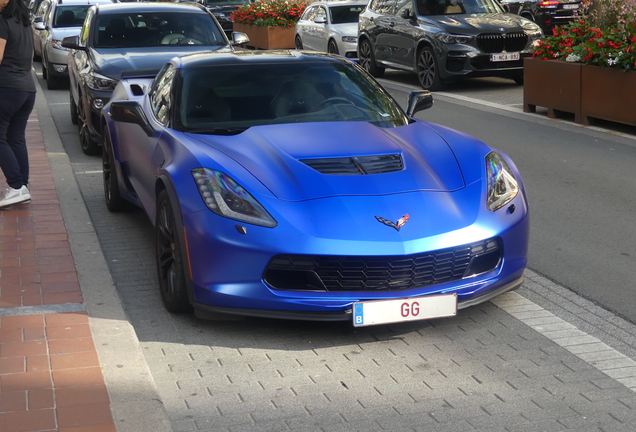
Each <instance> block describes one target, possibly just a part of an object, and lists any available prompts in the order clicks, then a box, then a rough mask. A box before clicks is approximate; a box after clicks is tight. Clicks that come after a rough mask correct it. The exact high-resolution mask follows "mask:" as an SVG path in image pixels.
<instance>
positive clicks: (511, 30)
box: [358, 0, 543, 90]
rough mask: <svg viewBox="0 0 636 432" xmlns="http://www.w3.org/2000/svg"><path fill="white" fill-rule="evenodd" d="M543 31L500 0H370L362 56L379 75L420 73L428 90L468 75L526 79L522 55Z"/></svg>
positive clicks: (361, 27)
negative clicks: (386, 71)
mask: <svg viewBox="0 0 636 432" xmlns="http://www.w3.org/2000/svg"><path fill="white" fill-rule="evenodd" d="M542 36H543V32H542V31H541V28H540V27H539V26H537V25H536V24H535V23H533V22H532V21H530V20H527V19H525V18H521V17H519V16H518V15H513V14H511V13H507V12H506V11H505V10H504V9H503V8H502V6H501V5H500V4H499V3H498V2H497V1H496V0H371V1H370V2H369V4H368V5H367V7H366V9H365V10H364V11H362V13H361V14H360V21H359V24H358V57H359V59H360V63H361V65H362V66H363V67H364V68H365V69H366V70H367V71H368V72H370V73H371V74H372V75H374V76H376V77H379V76H382V74H383V73H384V68H387V67H390V68H395V69H404V70H408V71H413V72H416V73H417V76H418V79H419V82H420V85H421V86H422V87H423V88H424V89H426V90H440V89H442V88H443V87H444V85H445V83H446V82H447V81H452V80H455V79H458V78H462V77H467V76H502V77H508V78H512V79H514V80H515V82H517V83H518V84H521V83H523V58H524V57H528V56H530V55H531V50H532V44H533V43H534V41H536V40H537V39H540V38H541V37H542Z"/></svg>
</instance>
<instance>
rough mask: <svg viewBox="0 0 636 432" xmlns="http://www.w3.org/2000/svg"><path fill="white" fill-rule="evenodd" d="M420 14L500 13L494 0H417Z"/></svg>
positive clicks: (500, 10)
mask: <svg viewBox="0 0 636 432" xmlns="http://www.w3.org/2000/svg"><path fill="white" fill-rule="evenodd" d="M417 7H418V10H419V12H420V15H457V14H484V13H500V12H503V9H502V8H501V6H499V4H498V3H497V2H496V1H495V0H417Z"/></svg>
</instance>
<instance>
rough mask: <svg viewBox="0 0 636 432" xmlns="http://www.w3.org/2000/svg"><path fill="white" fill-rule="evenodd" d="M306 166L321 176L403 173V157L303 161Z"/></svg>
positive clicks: (361, 157) (387, 156) (388, 156)
mask: <svg viewBox="0 0 636 432" xmlns="http://www.w3.org/2000/svg"><path fill="white" fill-rule="evenodd" d="M301 162H302V163H304V164H305V165H307V166H309V167H311V168H313V169H315V170H316V171H318V172H319V173H321V174H330V175H362V174H383V173H389V172H395V171H402V170H403V169H404V164H403V162H402V156H400V155H399V154H396V155H379V156H359V157H343V158H323V159H301Z"/></svg>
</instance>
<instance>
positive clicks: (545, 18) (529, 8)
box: [501, 0, 581, 34]
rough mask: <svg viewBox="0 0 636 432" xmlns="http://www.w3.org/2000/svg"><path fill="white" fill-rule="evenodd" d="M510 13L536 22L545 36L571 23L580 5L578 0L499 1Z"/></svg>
mask: <svg viewBox="0 0 636 432" xmlns="http://www.w3.org/2000/svg"><path fill="white" fill-rule="evenodd" d="M501 4H502V5H504V6H507V7H508V9H509V10H510V12H511V13H514V14H517V15H519V16H522V17H524V18H528V19H529V20H530V21H534V22H536V23H537V24H538V25H539V27H541V28H542V29H543V32H544V33H545V34H550V32H551V31H552V29H553V28H554V27H555V26H557V25H565V24H567V23H568V22H570V21H572V20H573V19H574V17H575V14H576V12H578V10H579V7H580V5H581V1H580V0H501Z"/></svg>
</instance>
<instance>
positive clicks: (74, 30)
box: [51, 27, 82, 40]
mask: <svg viewBox="0 0 636 432" xmlns="http://www.w3.org/2000/svg"><path fill="white" fill-rule="evenodd" d="M81 30H82V28H81V27H57V28H53V29H51V36H52V37H53V39H58V40H62V39H64V38H65V37H68V36H78V35H79V34H80V31H81Z"/></svg>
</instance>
